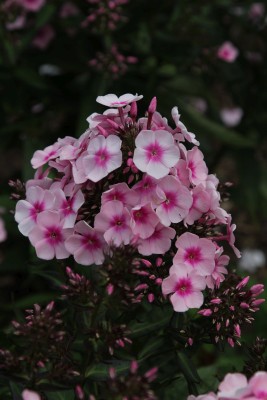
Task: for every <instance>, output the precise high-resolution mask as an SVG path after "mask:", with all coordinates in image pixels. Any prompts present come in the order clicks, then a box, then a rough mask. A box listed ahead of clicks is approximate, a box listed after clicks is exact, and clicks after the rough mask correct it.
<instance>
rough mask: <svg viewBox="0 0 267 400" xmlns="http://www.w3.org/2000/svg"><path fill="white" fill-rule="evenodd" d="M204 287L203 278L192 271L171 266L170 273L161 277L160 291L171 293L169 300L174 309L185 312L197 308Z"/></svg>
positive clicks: (201, 302) (202, 297) (201, 300)
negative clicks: (163, 277) (165, 276)
mask: <svg viewBox="0 0 267 400" xmlns="http://www.w3.org/2000/svg"><path fill="white" fill-rule="evenodd" d="M205 287H206V282H205V278H204V277H202V276H199V275H197V274H196V273H194V272H191V273H190V274H189V273H188V272H186V271H185V270H183V269H181V268H179V267H176V266H172V267H171V269H170V275H169V276H168V277H167V278H165V279H163V282H162V293H163V294H164V295H168V294H171V293H172V295H171V296H170V301H171V303H172V305H173V309H174V311H177V312H185V311H187V310H189V309H190V308H199V307H201V306H202V304H203V302H204V296H203V293H202V290H204V289H205Z"/></svg>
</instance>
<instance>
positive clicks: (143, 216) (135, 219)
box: [131, 204, 159, 239]
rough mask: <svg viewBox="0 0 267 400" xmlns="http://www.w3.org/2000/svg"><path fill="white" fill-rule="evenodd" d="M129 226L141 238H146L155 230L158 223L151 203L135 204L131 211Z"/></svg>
mask: <svg viewBox="0 0 267 400" xmlns="http://www.w3.org/2000/svg"><path fill="white" fill-rule="evenodd" d="M131 215H132V218H131V227H132V231H133V234H134V235H137V236H140V238H141V239H147V238H148V237H150V236H151V235H152V234H153V232H154V231H155V227H156V225H157V224H158V223H159V219H158V217H157V214H156V213H155V211H154V210H153V209H152V207H151V205H149V204H147V205H145V206H136V207H134V208H133V209H132V211H131Z"/></svg>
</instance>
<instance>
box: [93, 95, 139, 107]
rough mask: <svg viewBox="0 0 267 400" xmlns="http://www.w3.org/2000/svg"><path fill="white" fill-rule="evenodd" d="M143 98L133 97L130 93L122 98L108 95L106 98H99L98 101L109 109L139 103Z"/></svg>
mask: <svg viewBox="0 0 267 400" xmlns="http://www.w3.org/2000/svg"><path fill="white" fill-rule="evenodd" d="M142 98H143V96H142V95H138V94H136V95H133V94H130V93H126V94H123V95H122V96H120V97H118V96H116V95H115V94H106V95H105V96H98V97H97V99H96V101H97V102H98V103H100V104H103V105H104V106H107V107H124V106H127V105H128V104H131V103H132V102H133V101H138V100H140V99H142Z"/></svg>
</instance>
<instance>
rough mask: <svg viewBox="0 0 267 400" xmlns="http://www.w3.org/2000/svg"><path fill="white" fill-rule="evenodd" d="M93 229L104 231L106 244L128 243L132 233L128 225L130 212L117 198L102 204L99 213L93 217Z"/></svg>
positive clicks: (118, 244)
mask: <svg viewBox="0 0 267 400" xmlns="http://www.w3.org/2000/svg"><path fill="white" fill-rule="evenodd" d="M95 229H97V230H98V231H100V232H104V239H105V240H106V242H107V243H108V244H112V243H114V244H115V245H116V246H120V245H121V244H129V243H130V241H131V239H132V237H133V233H132V230H131V227H130V213H129V211H128V209H127V208H126V207H124V206H123V203H121V202H120V201H118V200H113V201H108V202H107V203H105V204H103V205H102V207H101V209H100V213H99V214H97V215H96V217H95Z"/></svg>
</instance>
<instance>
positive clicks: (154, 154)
mask: <svg viewBox="0 0 267 400" xmlns="http://www.w3.org/2000/svg"><path fill="white" fill-rule="evenodd" d="M145 150H146V152H147V159H148V161H151V160H153V161H161V159H162V155H163V149H162V147H161V146H160V145H159V144H158V143H157V142H155V143H153V144H150V145H149V146H147V147H146V149H145Z"/></svg>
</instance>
